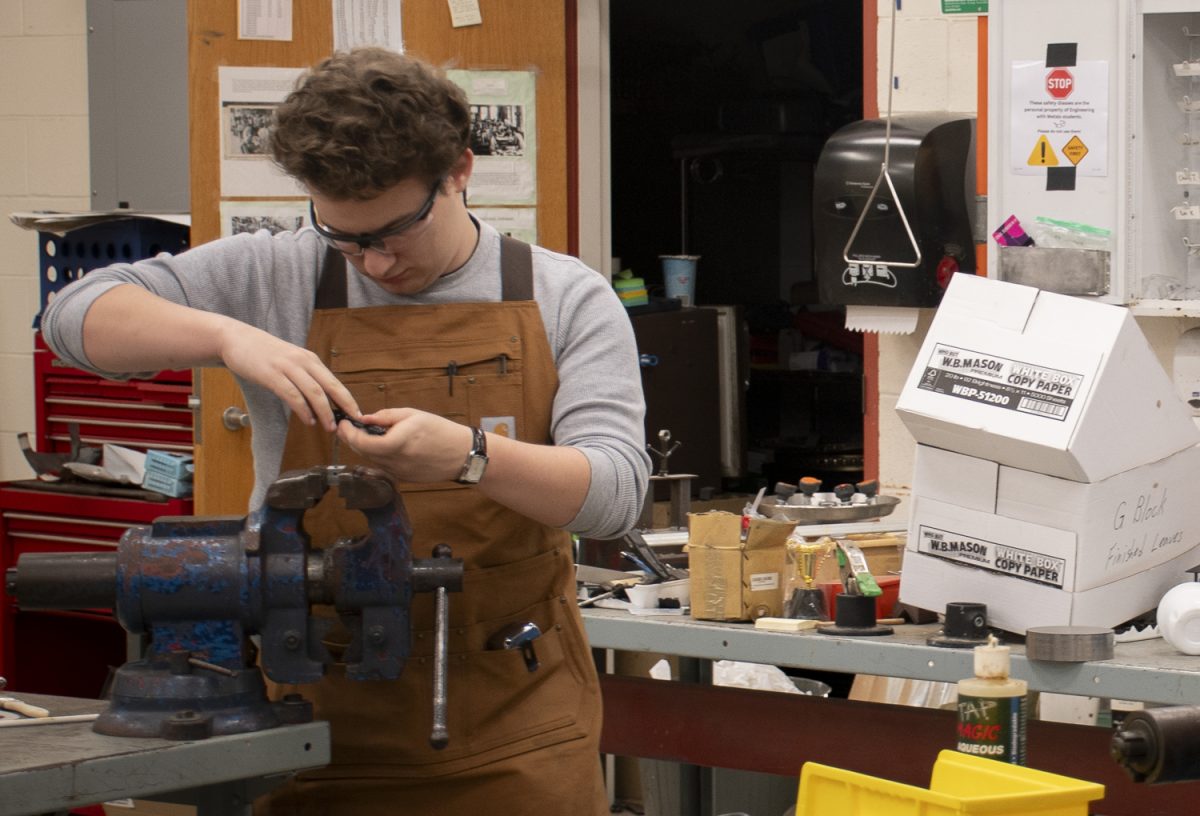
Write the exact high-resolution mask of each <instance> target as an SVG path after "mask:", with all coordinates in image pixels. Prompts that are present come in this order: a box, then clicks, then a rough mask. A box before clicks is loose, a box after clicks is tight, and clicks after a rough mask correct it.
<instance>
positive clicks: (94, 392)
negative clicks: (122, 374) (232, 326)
mask: <svg viewBox="0 0 1200 816" xmlns="http://www.w3.org/2000/svg"><path fill="white" fill-rule="evenodd" d="M33 376H34V399H35V400H36V406H37V444H36V446H35V447H36V448H37V449H38V450H39V451H44V452H51V451H53V452H65V451H68V450H70V448H71V437H70V430H69V425H70V424H71V423H72V422H74V423H76V424H77V425H78V426H79V434H80V441H82V442H83V444H85V445H95V446H97V447H99V446H100V445H103V444H105V443H110V444H114V445H122V446H124V447H127V448H136V449H138V450H145V449H146V448H148V447H149V448H156V449H158V450H167V451H174V452H177V453H191V452H192V425H193V421H192V411H191V409H190V408H189V407H188V395H189V394H191V392H192V372H191V369H186V370H183V371H163V372H160V373H159V374H157V375H155V377H154V379H151V380H123V381H122V380H106V379H104V378H102V377H97V376H96V375H95V374H92V373H91V372H88V371H83V370H81V369H78V368H72V367H70V366H68V365H67V364H66V363H64V362H63V361H62V360H60V359H59V358H58V357H57V356H56V355H55V354H54V352H52V351H51V350H50V349H49V348H48V347H47V346H46V343H45V341H44V340H43V339H42V335H41V332H38V333H37V334H36V335H35V338H34V353H33Z"/></svg>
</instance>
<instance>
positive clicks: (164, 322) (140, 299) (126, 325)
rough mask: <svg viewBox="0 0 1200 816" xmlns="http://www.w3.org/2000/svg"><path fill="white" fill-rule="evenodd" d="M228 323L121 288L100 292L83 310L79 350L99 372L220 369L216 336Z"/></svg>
mask: <svg viewBox="0 0 1200 816" xmlns="http://www.w3.org/2000/svg"><path fill="white" fill-rule="evenodd" d="M229 321H230V318H228V317H224V316H222V315H218V314H213V313H210V312H203V311H200V310H198V309H190V308H188V307H186V306H180V305H179V304H177V303H171V302H170V301H167V300H164V299H162V298H160V297H158V296H157V295H155V294H153V293H151V292H148V291H146V290H145V289H142V288H141V287H140V286H135V285H132V284H126V285H123V286H116V287H114V288H112V289H110V290H109V291H107V292H105V293H104V294H103V295H101V296H100V297H98V298H97V299H96V302H95V303H93V304H92V305H91V308H89V309H88V312H87V316H86V317H85V319H84V322H83V347H84V352H85V353H86V354H87V357H88V360H89V361H90V362H91V364H92V365H93V366H95V367H96V368H99V369H102V370H104V371H112V372H130V371H157V370H161V369H169V368H191V367H193V366H206V365H220V364H221V356H220V347H221V344H220V339H221V333H222V331H223V330H224V329H225V328H226V324H227V323H228V322H229Z"/></svg>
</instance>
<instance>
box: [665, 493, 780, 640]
mask: <svg viewBox="0 0 1200 816" xmlns="http://www.w3.org/2000/svg"><path fill="white" fill-rule="evenodd" d="M795 528H796V525H795V523H793V522H787V521H777V520H775V519H751V520H750V528H749V530H748V532H747V535H746V540H745V541H743V540H742V517H741V516H740V515H737V514H735V513H727V512H724V511H714V512H710V513H689V514H688V544H687V551H688V571H689V573H690V575H691V596H692V617H693V618H696V619H697V620H722V621H748V620H755V619H756V618H761V617H782V615H783V590H784V588H785V585H786V583H787V574H786V568H787V537H788V535H789V534H790V533H791V532H792V530H794V529H795Z"/></svg>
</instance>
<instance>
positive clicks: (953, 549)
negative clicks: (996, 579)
mask: <svg viewBox="0 0 1200 816" xmlns="http://www.w3.org/2000/svg"><path fill="white" fill-rule="evenodd" d="M917 550H918V551H919V552H922V553H925V554H926V555H932V556H935V557H937V558H941V559H943V560H946V561H954V562H956V563H959V564H964V565H966V566H971V567H979V568H981V569H985V570H988V571H990V572H997V573H1000V574H1002V575H1009V576H1012V577H1014V578H1023V579H1025V580H1026V581H1033V582H1035V583H1038V584H1046V585H1048V586H1052V587H1058V588H1059V589H1061V588H1062V585H1063V576H1064V575H1066V571H1067V562H1066V560H1065V559H1062V558H1055V557H1054V556H1052V555H1046V554H1045V553H1040V552H1034V551H1033V550H1025V549H1021V548H1020V547H1010V546H1008V545H1006V544H998V543H996V542H994V541H987V540H986V539H982V538H974V537H973V536H968V535H962V534H961V533H952V532H950V531H949V530H941V529H938V528H937V527H929V526H926V525H924V524H922V525H920V526H919V527H918V528H917Z"/></svg>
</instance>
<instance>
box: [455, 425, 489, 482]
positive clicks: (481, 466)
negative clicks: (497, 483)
mask: <svg viewBox="0 0 1200 816" xmlns="http://www.w3.org/2000/svg"><path fill="white" fill-rule="evenodd" d="M471 435H472V436H471V450H470V451H468V452H467V461H465V462H463V466H462V471H461V472H460V473H459V474H458V479H457V481H458V483H459V484H479V480H480V479H482V478H483V472H484V471H485V470H487V463H488V457H487V434H485V433H484V432H483V429H482V428H472V429H471Z"/></svg>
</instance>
